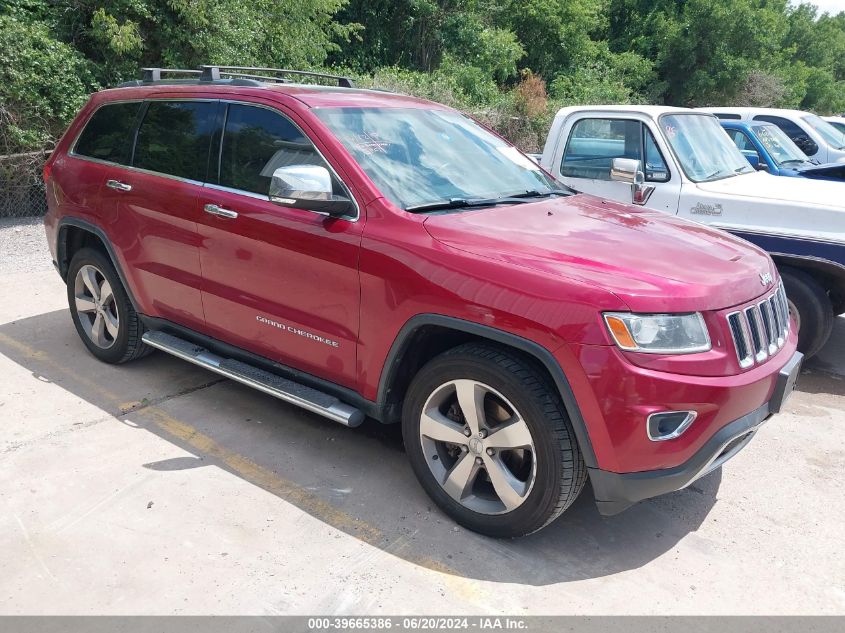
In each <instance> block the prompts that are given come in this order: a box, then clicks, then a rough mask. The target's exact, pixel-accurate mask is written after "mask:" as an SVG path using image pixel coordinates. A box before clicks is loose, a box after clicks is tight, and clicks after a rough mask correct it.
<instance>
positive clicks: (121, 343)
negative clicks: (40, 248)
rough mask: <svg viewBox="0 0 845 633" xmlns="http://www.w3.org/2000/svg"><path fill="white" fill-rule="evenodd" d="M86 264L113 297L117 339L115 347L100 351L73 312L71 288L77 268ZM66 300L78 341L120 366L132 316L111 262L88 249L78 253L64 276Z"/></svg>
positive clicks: (72, 290)
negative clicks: (96, 273) (105, 281)
mask: <svg viewBox="0 0 845 633" xmlns="http://www.w3.org/2000/svg"><path fill="white" fill-rule="evenodd" d="M85 265H91V266H94V267H96V268H97V269H98V270H99V271H100V272H101V273H102V274H103V277H105V278H106V279H107V280H108V282H109V285H111V288H112V294H113V295H114V303H115V309H116V310H117V317H118V330H117V338H116V339H115V342H114V345H112V346H111V347H109V348H108V349H103V348H101V347H98V346H97V345H95V344H94V341H92V340H91V339H90V338H89V337H88V334H86V332H85V330H84V329H83V327H82V323H81V321H80V317H79V313H78V312H77V311H76V301H75V296H74V286H75V283H76V274H77V273H78V272H79V269H80V268H82V267H83V266H85ZM67 298H68V306H69V307H70V313H71V318H72V319H73V325H74V327H76V331H77V333H78V334H79V338H81V339H82V342H83V343H84V344H85V347H87V348H88V351H90V352H91V353H92V354H93V355H94V356H96V357H97V358H98V359H100V360H101V361H103V362H106V363H119V362H121V361H122V360H123V359H124V358H125V356H126V353H127V350H128V348H129V319H130V318H132V317H134V313H133V310H132V306H131V304H130V303H129V298H128V297H127V296H126V291H125V290H124V289H123V284H122V283H121V281H120V278H119V277H118V276H117V273H116V272H115V269H114V266H113V265H112V263H111V261H110V260H109V259H108V258H107V257H106V256H105V255H103V254H102V253H101V252H99V251H97V250H94V249H91V248H83V249H81V250H80V251H78V252H77V253H76V254H75V255H74V256H73V259H72V260H71V262H70V266H69V267H68V273H67Z"/></svg>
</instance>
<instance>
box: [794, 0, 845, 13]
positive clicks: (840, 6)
mask: <svg viewBox="0 0 845 633" xmlns="http://www.w3.org/2000/svg"><path fill="white" fill-rule="evenodd" d="M803 1H804V2H807V3H808V4H814V5H816V6H817V7H818V8H819V13H822V12H824V11H827V12H828V13H834V14H835V13H839V12H840V11H845V0H803ZM798 2H799V0H793V4H798Z"/></svg>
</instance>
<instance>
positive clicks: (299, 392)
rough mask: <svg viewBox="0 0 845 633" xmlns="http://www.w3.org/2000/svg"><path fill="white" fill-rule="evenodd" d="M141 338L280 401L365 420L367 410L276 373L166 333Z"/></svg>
mask: <svg viewBox="0 0 845 633" xmlns="http://www.w3.org/2000/svg"><path fill="white" fill-rule="evenodd" d="M141 339H142V340H143V341H144V343H146V344H147V345H149V346H150V347H155V348H156V349H160V350H161V351H163V352H167V353H168V354H172V355H173V356H176V357H177V358H181V359H182V360H186V361H188V362H189V363H193V364H194V365H199V366H200V367H204V368H205V369H208V370H209V371H213V372H214V373H216V374H220V375H221V376H225V377H226V378H229V379H231V380H234V381H236V382H239V383H241V384H244V385H247V386H248V387H252V388H253V389H258V391H263V392H264V393H266V394H269V395H271V396H273V397H275V398H278V399H279V400H283V401H285V402H287V403H289V404H293V405H296V406H297V407H301V408H303V409H305V410H306V411H311V412H312V413H316V414H317V415H322V416H323V417H325V418H328V419H329V420H333V421H335V422H340V423H341V424H343V425H345V426H351V427H355V426H358V425H360V424H361V423H362V422H363V421H364V413H363V412H362V411H361V410H360V409H356V408H355V407H352V406H350V405H348V404H345V403H343V402H341V401H340V400H338V399H337V398H335V397H334V396H330V395H329V394H327V393H323V392H322V391H318V390H317V389H312V388H311V387H306V386H305V385H302V384H299V383H297V382H294V381H292V380H288V379H287V378H282V377H281V376H279V375H277V374H273V373H270V372H269V371H264V370H263V369H259V368H258V367H255V366H253V365H249V364H247V363H242V362H241V361H238V360H234V359H231V358H223V357H222V356H217V355H216V354H212V353H211V352H209V351H208V350H207V349H205V348H204V347H200V346H199V345H194V344H193V343H191V342H190V341H186V340H184V339H181V338H178V337H176V336H173V335H171V334H166V333H165V332H160V331H152V332H145V333H144V335H143V336H142V337H141Z"/></svg>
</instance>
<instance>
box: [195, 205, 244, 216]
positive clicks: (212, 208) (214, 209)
mask: <svg viewBox="0 0 845 633" xmlns="http://www.w3.org/2000/svg"><path fill="white" fill-rule="evenodd" d="M203 209H204V210H205V212H206V213H210V214H211V215H219V216H220V217H221V218H232V219H234V218H236V217H238V212H237V211H231V210H229V209H224V208H223V207H218V206H217V205H216V204H207V205H205V206H204V207H203Z"/></svg>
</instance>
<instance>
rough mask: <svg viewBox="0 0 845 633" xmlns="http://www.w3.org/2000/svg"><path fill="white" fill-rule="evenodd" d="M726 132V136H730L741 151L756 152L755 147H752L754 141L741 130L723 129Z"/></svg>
mask: <svg viewBox="0 0 845 633" xmlns="http://www.w3.org/2000/svg"><path fill="white" fill-rule="evenodd" d="M725 131H726V132H727V133H728V136H730V137H731V140H732V141H733V142H734V145H736V148H737V149H738V150H739V151H741V152H755V153H756V152H757V148H755V147H754V143H752V142H751V139H750V138H748V136H747V135H746V134H745V132H743V131H742V130H725Z"/></svg>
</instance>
